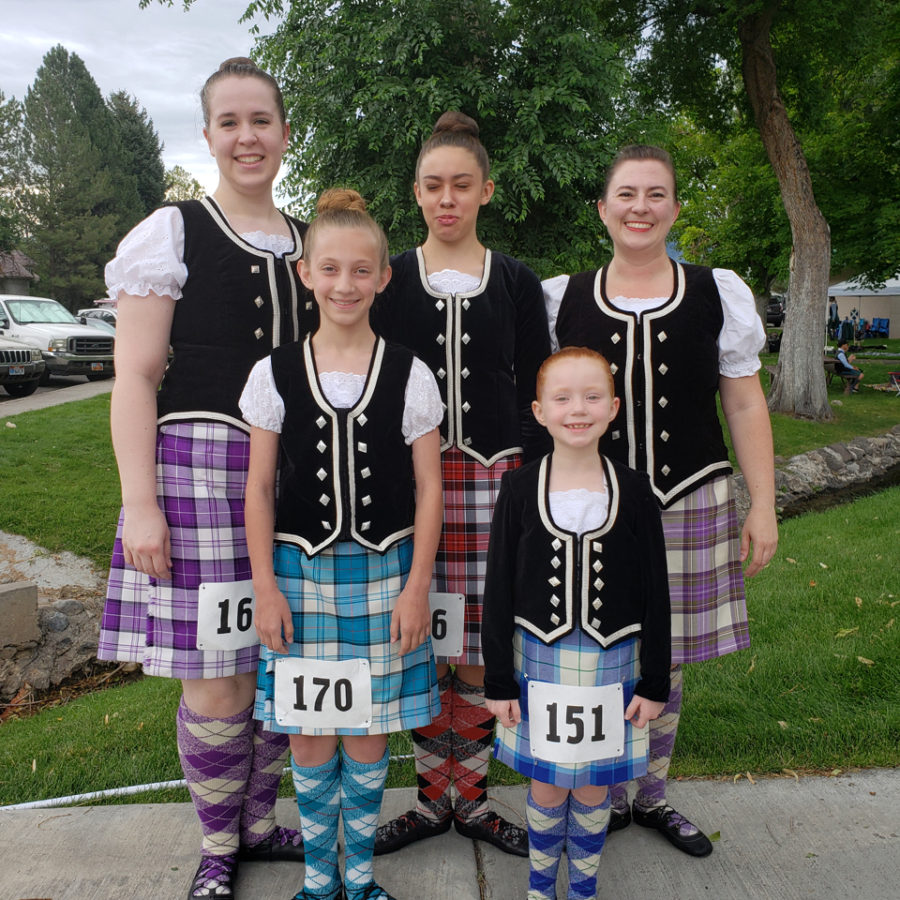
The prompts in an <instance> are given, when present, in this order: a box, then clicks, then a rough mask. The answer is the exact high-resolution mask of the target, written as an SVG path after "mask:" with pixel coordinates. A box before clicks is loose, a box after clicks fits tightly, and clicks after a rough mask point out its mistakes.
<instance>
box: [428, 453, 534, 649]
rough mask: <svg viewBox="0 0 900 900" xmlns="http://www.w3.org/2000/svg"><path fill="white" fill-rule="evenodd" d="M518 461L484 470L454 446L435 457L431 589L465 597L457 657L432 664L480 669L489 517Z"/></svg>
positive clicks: (516, 458)
mask: <svg viewBox="0 0 900 900" xmlns="http://www.w3.org/2000/svg"><path fill="white" fill-rule="evenodd" d="M521 462H522V457H521V456H520V455H519V454H515V455H513V456H509V457H506V458H505V459H500V460H498V461H497V462H495V463H494V465H492V466H491V467H490V468H488V467H487V466H483V465H482V464H481V463H480V462H478V460H477V459H474V458H473V457H471V456H469V455H468V454H466V453H463V452H462V451H461V450H460V449H459V448H458V447H450V448H449V449H448V450H445V451H444V452H443V453H442V454H441V479H442V485H443V490H444V525H443V529H442V531H441V541H440V544H439V545H438V550H437V556H436V557H435V561H434V574H433V576H432V580H431V589H432V590H433V591H439V592H441V593H444V592H446V593H450V594H462V595H463V596H464V597H465V598H466V606H465V623H464V626H463V652H462V655H461V656H456V657H451V658H447V657H438V662H441V663H450V664H451V665H470V666H483V665H484V658H483V657H482V655H481V609H482V603H483V597H484V576H485V571H486V569H487V551H488V541H489V540H490V536H491V518H492V516H493V515H494V505H495V504H496V502H497V494H498V493H499V492H500V479H501V478H502V477H503V473H504V472H507V471H509V470H510V469H515V468H517V467H518V466H519V465H520V464H521Z"/></svg>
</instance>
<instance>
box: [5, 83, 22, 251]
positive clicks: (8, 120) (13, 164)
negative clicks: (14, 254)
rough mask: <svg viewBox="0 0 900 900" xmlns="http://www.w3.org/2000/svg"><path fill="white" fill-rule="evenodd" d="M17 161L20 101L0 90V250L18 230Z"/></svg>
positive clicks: (11, 243) (16, 236)
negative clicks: (7, 96) (8, 97)
mask: <svg viewBox="0 0 900 900" xmlns="http://www.w3.org/2000/svg"><path fill="white" fill-rule="evenodd" d="M21 165H22V104H21V103H19V102H18V100H16V98H15V97H10V99H9V100H7V99H6V97H5V95H4V93H3V91H0V251H5V252H8V251H10V250H13V249H15V247H16V245H17V243H18V240H19V237H20V233H21V228H22V222H21V212H20V209H19V205H18V203H17V196H18V192H19V185H20V184H21V183H22V179H21Z"/></svg>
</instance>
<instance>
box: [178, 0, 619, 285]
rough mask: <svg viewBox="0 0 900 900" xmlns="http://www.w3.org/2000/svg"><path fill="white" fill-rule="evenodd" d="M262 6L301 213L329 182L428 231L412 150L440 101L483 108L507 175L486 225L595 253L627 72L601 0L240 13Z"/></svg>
mask: <svg viewBox="0 0 900 900" xmlns="http://www.w3.org/2000/svg"><path fill="white" fill-rule="evenodd" d="M162 2H165V0H162ZM170 5H171V4H170ZM184 5H185V6H189V5H190V0H185V4H184ZM258 13H262V14H264V15H266V16H270V17H272V18H273V20H277V21H278V24H277V27H276V28H275V31H274V33H273V34H271V35H269V36H266V37H261V38H260V39H259V40H258V42H257V56H258V58H259V60H260V62H261V64H262V65H264V66H265V67H266V68H267V69H268V70H269V71H271V72H272V73H273V74H274V75H275V76H276V77H277V78H278V79H279V81H280V82H281V84H282V87H283V89H284V93H285V98H286V101H287V105H288V114H289V118H290V120H291V122H292V126H293V134H294V145H293V151H292V152H290V155H289V157H288V159H287V176H286V179H285V182H284V184H285V187H286V189H287V191H289V192H290V193H292V194H293V195H294V196H297V197H299V198H300V200H299V203H298V207H299V208H298V209H297V211H298V212H299V213H300V214H301V215H305V216H308V215H309V214H310V213H311V212H312V210H313V208H314V205H315V197H316V196H317V195H318V194H319V193H320V192H321V191H322V190H323V189H324V188H326V187H330V186H332V185H335V184H342V185H347V186H351V187H355V188H356V189H358V190H359V191H360V193H362V194H363V196H364V197H366V199H367V200H368V201H369V204H370V208H371V210H372V212H373V215H374V216H375V217H376V218H377V219H378V221H380V222H381V223H382V224H383V225H384V226H385V228H386V230H387V231H388V236H389V238H390V241H391V245H392V247H393V248H394V249H398V250H399V249H401V248H403V247H407V246H410V245H412V244H415V243H418V242H419V241H421V240H422V237H423V233H424V232H423V224H422V220H421V216H420V214H419V211H418V209H417V207H416V205H415V202H414V200H413V194H412V181H413V171H414V167H415V160H416V156H417V154H418V151H419V147H420V146H421V144H422V142H423V141H424V140H425V139H426V138H427V137H428V135H429V134H430V133H431V129H432V127H433V125H434V122H435V121H436V120H437V118H438V116H439V115H440V114H441V113H442V112H444V111H445V110H447V109H459V110H462V111H463V112H465V113H468V114H469V115H471V116H473V117H474V118H475V119H476V120H477V121H478V123H479V126H480V128H481V136H482V140H483V141H484V144H485V146H486V147H487V149H488V152H489V153H490V154H491V158H492V176H493V178H494V179H495V181H496V184H497V193H496V195H495V198H494V200H493V201H492V203H491V204H490V206H488V207H487V208H486V209H485V210H483V211H482V214H481V216H480V217H479V225H480V233H481V235H482V237H483V239H484V240H485V241H486V242H487V243H488V244H490V245H492V246H495V247H498V248H500V249H503V250H505V251H507V252H510V253H512V254H514V255H516V256H518V257H519V258H522V259H524V260H526V261H527V262H529V263H531V264H532V265H533V266H534V267H535V268H536V269H538V270H539V271H542V272H545V273H548V274H549V273H553V274H556V273H557V272H559V271H561V270H569V271H572V270H578V269H580V268H584V267H586V266H587V265H590V264H591V263H593V262H594V261H595V260H596V256H597V239H596V235H597V233H598V232H599V230H600V226H599V220H598V218H597V213H596V210H595V209H594V206H593V201H594V200H595V199H596V197H597V196H598V193H599V186H600V180H601V175H602V172H603V170H604V168H605V167H606V164H607V163H608V162H609V160H610V158H611V156H612V154H613V153H614V152H615V148H616V144H617V143H618V141H617V135H616V132H615V123H616V122H617V120H618V119H619V111H618V110H617V108H616V106H615V103H614V98H616V97H617V96H619V95H620V94H621V89H622V83H623V79H624V76H625V66H624V62H623V61H622V60H621V59H620V56H619V53H618V49H617V47H616V46H615V45H614V44H612V43H610V41H609V40H608V39H607V38H606V37H605V27H606V26H605V20H604V18H603V17H602V16H601V15H600V10H599V5H598V4H592V3H583V2H580V0H556V2H550V0H530V2H525V0H456V2H453V3H447V2H446V0H397V2H386V0H371V2H366V3H360V2H347V0H345V2H333V0H309V2H304V3H290V4H288V3H281V2H279V0H259V2H251V3H249V4H248V7H247V11H246V13H245V18H246V17H250V16H253V15H254V14H258ZM282 17H283V18H282Z"/></svg>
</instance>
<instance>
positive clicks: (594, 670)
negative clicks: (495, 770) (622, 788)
mask: <svg viewBox="0 0 900 900" xmlns="http://www.w3.org/2000/svg"><path fill="white" fill-rule="evenodd" d="M513 646H514V651H515V657H514V658H515V667H516V678H517V680H518V682H519V687H520V689H521V696H520V698H519V705H520V707H521V710H522V721H521V722H520V723H519V724H518V725H516V726H515V727H513V728H504V726H503V725H501V724H500V723H499V722H498V723H497V733H496V736H495V738H494V756H496V757H497V759H499V760H500V762H502V763H504V764H505V765H507V766H509V767H510V768H511V769H515V770H516V771H517V772H518V773H519V774H521V775H525V776H527V777H528V778H534V779H536V780H537V781H541V782H543V783H544V784H554V785H556V786H557V787H564V788H569V789H572V788H577V787H582V786H584V785H586V784H594V785H602V784H619V783H620V782H623V781H631V779H633V778H635V777H637V776H638V775H644V774H645V773H646V772H647V730H646V729H643V730H642V731H636V730H635V728H634V727H633V726H632V724H631V723H630V722H626V723H625V752H624V754H623V755H622V756H620V757H619V758H618V759H597V760H592V761H591V762H582V763H555V762H548V761H547V760H543V759H535V758H534V757H533V756H532V755H531V741H530V736H529V731H528V682H529V681H548V682H551V683H552V684H572V685H579V686H581V687H585V686H590V685H606V684H615V683H616V682H622V686H623V693H624V703H625V706H626V707H627V706H628V704H629V703H630V702H631V698H632V697H633V696H634V689H635V686H636V685H637V683H638V681H639V680H640V661H639V659H638V655H639V651H640V639H639V638H631V639H630V640H627V641H623V642H622V643H621V644H616V645H615V646H614V647H610V648H609V649H608V650H604V649H603V648H602V647H601V646H600V645H599V644H598V643H597V642H596V641H595V640H593V639H592V638H590V637H588V636H587V635H586V634H585V633H584V632H583V631H582V630H581V629H580V628H576V629H575V630H574V631H572V632H571V633H569V634H567V635H566V636H565V637H562V638H560V639H559V640H558V641H556V643H554V644H545V643H544V642H543V641H542V640H540V639H539V638H537V637H535V636H534V635H533V634H531V633H530V632H528V631H526V630H525V629H524V628H521V627H519V626H517V627H516V631H515V635H514V638H513Z"/></svg>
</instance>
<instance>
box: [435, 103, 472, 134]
mask: <svg viewBox="0 0 900 900" xmlns="http://www.w3.org/2000/svg"><path fill="white" fill-rule="evenodd" d="M446 131H451V132H458V133H462V134H470V135H472V137H473V138H477V137H478V134H479V131H478V123H477V122H476V121H475V120H474V119H473V118H472V117H471V116H467V115H466V114H465V113H461V112H459V111H458V110H455V109H448V110H447V112H445V113H444V114H443V115H442V116H441V117H440V118H439V119H438V120H437V122H435V123H434V131H432V132H431V133H432V134H440V133H441V132H446Z"/></svg>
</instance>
